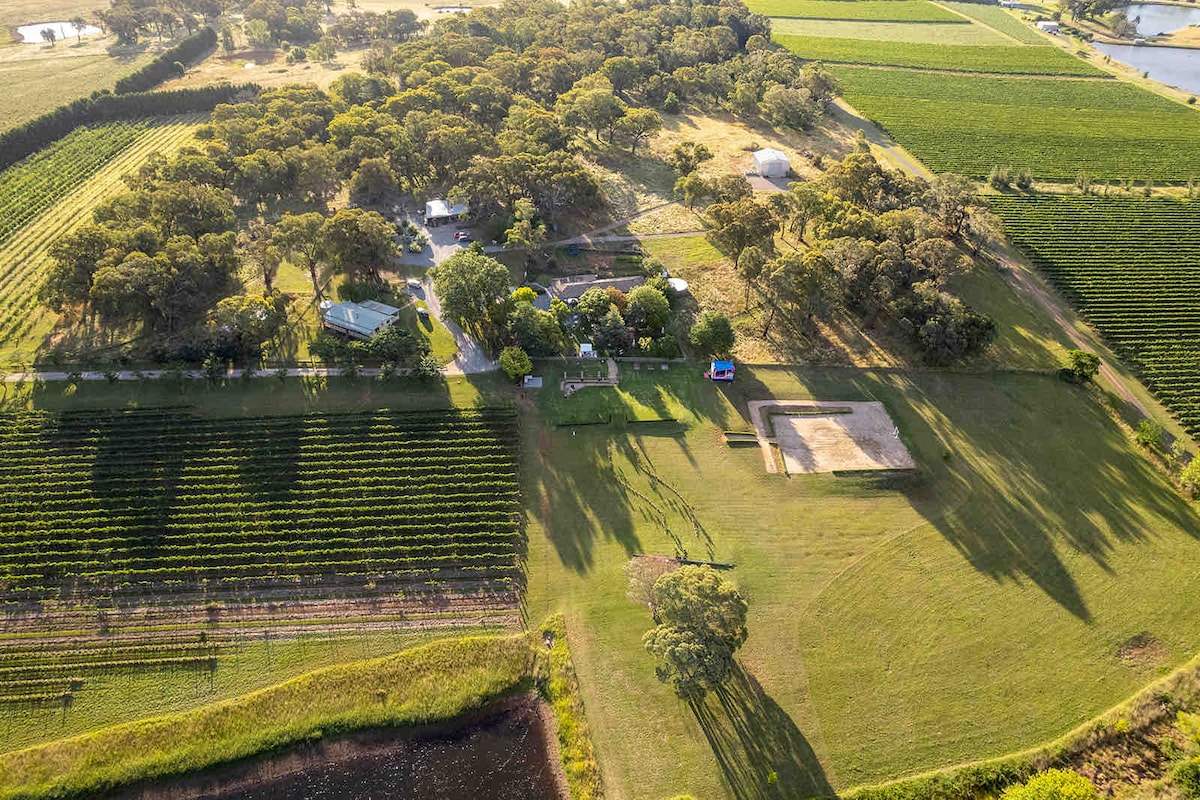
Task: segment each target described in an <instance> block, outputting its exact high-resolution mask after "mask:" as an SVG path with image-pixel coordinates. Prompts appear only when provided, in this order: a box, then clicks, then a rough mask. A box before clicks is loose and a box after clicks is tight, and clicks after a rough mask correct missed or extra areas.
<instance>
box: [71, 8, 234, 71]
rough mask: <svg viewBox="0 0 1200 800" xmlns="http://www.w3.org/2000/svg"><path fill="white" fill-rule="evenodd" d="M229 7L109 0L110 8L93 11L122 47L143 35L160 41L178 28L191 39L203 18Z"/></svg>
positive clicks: (172, 34)
mask: <svg viewBox="0 0 1200 800" xmlns="http://www.w3.org/2000/svg"><path fill="white" fill-rule="evenodd" d="M228 5H229V3H228V2H226V0H110V3H109V7H108V8H106V9H101V10H99V11H96V12H95V14H94V19H95V22H96V25H97V26H99V27H100V29H101V30H103V31H105V32H107V33H112V34H113V35H115V36H116V37H117V41H118V42H120V43H121V44H136V43H137V41H138V39H139V38H140V37H141V36H142V35H143V34H149V35H151V36H156V37H157V38H158V40H159V41H160V42H161V41H162V39H163V38H164V37H168V38H169V37H172V36H174V35H175V32H176V31H177V30H179V29H180V28H182V29H184V30H185V31H187V33H188V35H189V36H190V35H191V34H192V33H194V32H195V31H196V30H197V29H198V28H200V27H201V26H202V25H203V24H204V20H205V19H209V18H213V17H216V16H218V15H220V14H221V13H223V12H224V11H225V9H226V8H227V7H228ZM134 91H136V90H134Z"/></svg>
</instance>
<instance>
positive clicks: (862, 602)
mask: <svg viewBox="0 0 1200 800" xmlns="http://www.w3.org/2000/svg"><path fill="white" fill-rule="evenodd" d="M545 372H547V373H548V377H553V376H554V372H553V370H552V369H549V368H548V369H546V370H545ZM550 383H551V381H549V380H548V381H547V384H548V385H549V384H550ZM620 392H621V394H618V393H617V392H615V391H614V390H600V389H595V390H585V391H582V392H579V393H578V394H577V395H575V396H574V397H572V398H570V399H569V400H563V399H562V398H561V397H556V396H555V395H554V389H553V388H548V389H547V390H545V391H544V392H543V397H542V400H541V401H540V409H541V414H542V415H543V418H544V420H545V422H547V423H556V422H564V421H565V422H570V421H572V420H573V419H576V418H581V417H588V416H592V415H594V413H595V411H596V410H597V409H612V408H614V407H616V408H619V407H620V406H621V405H626V404H627V405H628V406H629V408H630V410H629V414H628V416H631V417H633V418H639V417H641V418H658V417H662V416H672V417H678V418H682V419H683V420H685V421H687V422H689V423H691V426H690V427H689V428H687V429H686V431H684V432H682V433H681V432H679V431H678V429H673V428H672V427H671V426H664V425H663V424H662V423H655V424H650V425H648V426H646V427H645V428H643V427H642V426H638V425H633V424H628V426H627V427H622V426H621V425H620V424H618V425H617V426H615V427H610V426H572V425H570V424H567V425H565V426H563V427H560V428H557V429H553V428H550V427H544V426H539V425H527V426H526V427H525V431H526V434H525V459H526V464H527V467H526V469H525V472H524V475H525V477H524V485H525V490H524V493H525V503H526V509H527V511H526V516H527V521H528V525H529V542H530V553H529V565H530V588H529V598H528V606H529V609H530V613H531V614H532V615H534V616H535V617H536V616H537V615H539V614H541V613H542V612H543V611H547V610H558V609H561V610H562V611H563V613H564V614H565V616H566V620H567V627H568V631H569V632H570V637H571V644H572V650H573V652H574V653H575V657H576V664H577V667H578V670H579V674H580V681H581V686H582V690H583V694H584V699H585V702H586V704H587V708H588V714H589V720H590V722H591V724H592V728H593V734H594V739H595V742H596V748H597V754H598V757H599V759H600V763H601V766H602V768H603V770H604V777H605V781H606V789H607V790H608V792H609V794H610V795H611V796H612V797H615V798H635V797H636V798H641V797H646V798H661V797H668V796H672V795H674V794H677V793H683V792H687V793H690V794H692V795H693V796H696V797H720V796H728V797H737V798H757V797H763V798H766V797H776V796H779V793H781V792H782V793H784V794H785V795H787V796H797V797H804V796H813V795H817V794H826V793H829V792H830V790H831V789H842V788H846V787H849V786H853V785H855V784H860V783H863V782H867V781H875V780H879V779H882V778H887V777H894V776H897V775H901V774H905V773H911V772H914V771H918V770H923V769H928V768H932V767H937V766H942V765H946V764H951V763H955V762H958V761H962V760H965V759H973V758H981V757H985V756H989V755H996V754H1001V753H1005V752H1008V751H1011V750H1014V749H1018V748H1022V747H1025V746H1029V745H1032V744H1035V743H1037V742H1038V741H1040V740H1043V739H1046V738H1050V737H1052V736H1056V735H1059V734H1061V733H1063V732H1065V731H1066V730H1068V729H1070V728H1071V727H1073V726H1074V725H1076V724H1078V723H1080V722H1082V721H1083V720H1085V719H1087V718H1089V717H1090V716H1092V715H1093V714H1095V713H1097V712H1099V711H1101V710H1103V709H1104V708H1106V707H1108V706H1109V705H1111V704H1113V703H1115V702H1117V701H1119V700H1121V699H1122V698H1124V697H1125V696H1127V695H1128V694H1131V693H1132V692H1133V691H1135V690H1136V689H1137V688H1138V687H1140V686H1141V685H1142V684H1143V683H1144V682H1146V681H1147V680H1148V679H1150V678H1151V677H1153V676H1155V675H1156V674H1159V673H1160V672H1161V671H1162V670H1165V669H1166V668H1168V667H1170V666H1172V665H1174V664H1177V663H1179V662H1181V661H1182V660H1184V659H1185V658H1186V657H1189V656H1190V655H1191V653H1192V652H1193V651H1194V644H1193V643H1194V641H1195V637H1196V636H1197V635H1200V622H1198V621H1197V620H1196V619H1195V617H1194V615H1193V614H1191V613H1190V610H1189V609H1190V608H1191V604H1190V599H1189V598H1190V593H1189V592H1188V591H1187V590H1186V586H1187V585H1188V584H1189V581H1190V577H1189V576H1190V575H1191V574H1193V573H1194V571H1195V570H1196V569H1197V568H1200V543H1198V542H1197V541H1196V539H1195V537H1194V531H1195V530H1196V528H1197V524H1198V523H1200V517H1198V516H1197V513H1196V511H1195V509H1194V508H1189V506H1188V505H1187V504H1186V503H1184V502H1183V501H1182V500H1180V499H1179V498H1178V497H1177V496H1176V495H1175V494H1174V493H1173V491H1172V490H1171V489H1170V488H1169V486H1168V485H1167V484H1166V483H1165V481H1164V480H1163V479H1161V478H1160V477H1159V476H1158V475H1157V474H1156V473H1155V472H1154V470H1153V469H1152V468H1151V467H1150V466H1149V465H1148V464H1147V463H1146V462H1145V461H1143V460H1142V458H1141V457H1140V456H1139V455H1137V454H1136V453H1135V452H1134V451H1133V449H1132V447H1131V446H1130V443H1129V442H1128V441H1127V439H1126V437H1125V434H1124V433H1122V431H1121V430H1120V429H1119V428H1118V427H1116V425H1115V424H1113V423H1112V422H1111V421H1110V420H1109V418H1108V417H1107V415H1106V414H1105V413H1104V412H1103V411H1102V410H1101V409H1100V408H1099V407H1098V406H1096V405H1094V404H1093V403H1092V401H1090V400H1089V399H1088V398H1087V397H1086V396H1085V395H1084V394H1083V393H1082V392H1081V391H1080V390H1078V389H1075V388H1072V387H1070V386H1068V385H1066V384H1063V383H1062V382H1060V381H1058V380H1057V379H1054V378H1050V377H1040V376H1031V375H1025V376H1020V375H1011V374H991V375H985V376H967V375H947V374H940V375H939V374H928V373H918V372H902V371H900V372H897V371H880V372H872V371H856V370H842V369H825V370H822V369H816V368H812V369H795V368H778V369H771V368H753V369H752V368H747V367H742V368H740V369H739V376H738V380H737V382H735V383H734V384H733V385H732V386H730V387H723V388H717V387H714V386H713V385H712V384H709V383H707V382H705V381H703V380H702V378H701V377H700V370H699V368H698V367H694V366H681V367H672V368H671V369H670V370H667V371H665V372H663V371H657V370H656V371H649V372H647V371H641V372H633V371H625V372H623V378H622V384H621V387H620ZM598 395H599V396H598ZM770 397H776V398H785V399H786V398H798V399H802V398H806V397H817V398H821V399H845V400H856V399H877V400H882V401H883V402H884V403H885V405H886V406H887V407H888V409H889V411H890V413H891V414H892V416H893V419H895V421H896V423H897V425H898V426H899V429H900V433H901V436H902V437H903V439H904V441H905V443H906V444H907V445H908V447H909V449H910V451H911V452H912V453H913V455H914V457H915V458H916V460H917V462H918V464H919V469H918V473H917V474H916V475H914V476H911V477H907V478H892V479H887V478H871V477H848V476H833V475H826V476H811V477H805V478H790V479H789V478H785V477H782V476H770V475H767V474H766V472H765V470H764V468H763V462H762V455H761V453H760V452H759V451H758V450H757V449H755V448H749V449H731V448H728V447H727V446H726V445H725V444H724V443H723V441H722V437H721V434H720V431H721V430H722V429H728V430H745V429H747V428H748V427H749V423H748V420H747V418H746V416H745V402H746V400H748V399H767V398H770ZM981 412H982V413H981ZM1080 464H1089V465H1092V467H1091V468H1089V469H1080V468H1079V465H1080ZM726 487H736V491H734V490H731V489H728V488H726ZM635 553H650V554H666V555H671V554H683V553H686V554H687V555H688V557H691V558H699V559H712V560H716V561H720V562H725V563H732V564H735V565H736V567H735V569H734V570H733V571H732V572H731V573H730V577H731V578H732V579H733V580H735V581H736V582H737V583H738V584H739V586H740V587H741V589H742V591H743V592H744V594H745V595H746V597H747V599H748V601H749V604H750V609H751V620H750V639H749V642H748V643H747V645H746V647H745V648H744V651H743V654H742V655H743V657H742V661H743V664H744V666H745V670H746V675H745V677H744V678H740V679H739V680H738V681H737V682H736V683H735V684H734V688H733V691H732V692H731V697H730V698H729V699H728V701H727V703H726V704H725V705H724V706H722V704H720V703H717V702H716V701H712V702H710V703H709V704H708V706H707V707H706V709H705V710H704V711H703V712H702V713H700V714H699V715H694V714H693V713H692V712H691V711H689V710H688V708H687V706H685V705H684V704H683V703H681V702H680V701H678V700H676V699H675V698H674V697H673V695H672V694H671V693H670V691H669V690H667V689H666V688H665V687H663V686H661V685H660V684H658V683H657V681H656V680H655V678H654V676H653V670H652V663H651V660H650V658H649V657H648V656H647V655H646V654H645V653H644V652H643V650H642V649H641V645H640V636H641V633H642V631H644V630H645V629H646V628H648V627H649V626H650V618H649V614H648V613H647V611H646V610H645V609H644V608H642V607H639V606H638V605H636V604H634V603H633V602H631V601H629V600H628V599H627V598H626V580H625V576H624V574H623V571H622V568H623V566H624V565H625V563H626V562H627V561H628V560H629V559H630V558H631V557H632V556H633V555H634V554H635ZM1143 631H1147V632H1149V633H1150V635H1151V636H1152V637H1153V638H1154V639H1155V640H1156V642H1157V643H1158V647H1157V648H1156V650H1155V655H1154V656H1153V657H1151V658H1147V659H1142V660H1139V659H1134V660H1132V661H1124V660H1122V657H1121V656H1122V653H1123V652H1124V651H1123V649H1122V645H1123V643H1125V642H1127V641H1128V640H1129V639H1130V638H1131V637H1133V636H1135V635H1137V634H1139V633H1141V632H1143ZM948 665H953V669H949V668H947V667H948ZM772 771H773V772H775V773H776V775H777V776H778V785H774V784H772V783H771V782H770V781H769V775H770V773H771V772H772Z"/></svg>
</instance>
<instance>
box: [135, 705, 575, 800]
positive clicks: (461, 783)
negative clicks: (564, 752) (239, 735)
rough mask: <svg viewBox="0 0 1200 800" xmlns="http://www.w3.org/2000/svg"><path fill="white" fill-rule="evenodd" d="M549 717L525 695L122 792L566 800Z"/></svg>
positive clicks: (270, 799) (233, 799)
mask: <svg viewBox="0 0 1200 800" xmlns="http://www.w3.org/2000/svg"><path fill="white" fill-rule="evenodd" d="M548 725H552V723H547V722H546V721H545V720H544V718H543V715H542V713H541V711H540V707H539V705H538V704H537V703H536V702H535V701H527V700H524V699H522V700H521V701H520V702H518V703H516V704H515V705H514V704H511V703H510V704H509V705H508V706H507V707H506V708H504V709H503V710H500V711H498V712H497V713H493V714H491V715H490V716H486V717H485V718H483V719H482V720H475V721H473V722H471V723H469V724H467V725H465V726H463V727H461V728H459V729H457V730H455V729H453V728H451V729H433V730H424V731H418V732H415V733H414V732H411V731H409V732H404V731H375V732H372V733H367V734H361V735H358V736H355V737H351V738H348V739H342V740H338V741H332V742H323V743H321V744H318V745H315V746H311V747H302V748H297V749H296V750H292V751H289V752H286V753H283V754H282V755H279V756H276V757H273V758H269V759H265V760H262V761H259V762H256V763H254V764H252V765H248V766H245V767H240V768H231V769H228V770H225V771H223V772H220V773H218V774H216V775H215V776H200V777H196V778H191V779H183V780H181V781H178V782H173V783H166V784H160V785H157V786H155V787H148V788H146V789H143V790H141V791H134V792H127V793H119V794H117V795H116V798H121V800H125V799H126V798H139V800H151V798H153V800H159V799H160V798H172V799H173V800H182V799H184V798H188V799H190V800H344V799H345V800H348V799H350V798H353V800H563V798H562V796H561V794H560V792H561V790H560V788H559V787H560V784H559V780H560V779H559V768H558V765H557V764H556V763H554V761H552V759H554V758H555V756H554V755H553V754H552V753H551V751H550V746H549V741H550V739H551V737H553V735H554V734H553V732H552V731H551V730H549V729H548Z"/></svg>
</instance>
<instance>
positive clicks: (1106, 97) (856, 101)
mask: <svg viewBox="0 0 1200 800" xmlns="http://www.w3.org/2000/svg"><path fill="white" fill-rule="evenodd" d="M1023 49H1025V50H1030V51H1034V52H1044V51H1046V48H1023ZM1049 52H1057V51H1049ZM1079 63H1080V64H1083V63H1084V62H1079ZM833 72H834V74H835V75H836V76H837V78H838V80H839V82H840V83H841V85H842V88H843V91H844V92H845V95H846V99H847V100H848V101H849V102H850V103H851V104H852V105H853V106H854V107H855V108H857V109H858V110H859V111H860V112H862V113H863V114H864V115H866V116H867V117H868V118H870V119H872V120H873V121H875V122H877V123H878V124H879V125H881V126H882V127H884V128H885V129H886V130H887V131H888V132H889V133H891V134H892V135H893V136H894V137H896V139H897V140H898V141H899V142H900V143H901V144H903V145H904V146H905V147H906V148H908V149H909V150H910V151H912V153H913V154H914V155H916V156H917V157H919V158H920V159H921V160H922V161H923V162H924V163H925V164H926V165H928V166H929V168H930V169H932V170H933V171H935V172H959V173H963V174H966V175H971V176H975V177H979V178H982V177H985V176H986V175H987V174H988V172H990V171H991V169H992V168H993V167H996V166H1011V167H1013V168H1014V169H1016V170H1021V169H1024V170H1028V171H1029V172H1030V173H1031V174H1033V175H1034V176H1037V177H1039V178H1046V179H1049V180H1074V178H1075V177H1076V176H1077V175H1078V174H1079V173H1080V172H1087V173H1089V174H1090V175H1091V176H1092V177H1094V178H1099V179H1106V180H1124V179H1131V180H1138V181H1145V180H1147V179H1152V180H1155V181H1178V182H1182V181H1184V180H1186V179H1188V178H1189V177H1195V176H1197V175H1200V113H1197V112H1196V111H1194V110H1193V109H1191V108H1189V107H1188V106H1185V105H1183V104H1181V103H1175V102H1172V101H1170V100H1167V99H1166V98H1163V97H1160V96H1159V95H1156V94H1152V93H1150V92H1147V91H1145V90H1143V89H1140V88H1138V87H1136V86H1133V85H1132V84H1128V83H1124V82H1120V81H1113V80H1055V79H1051V78H1015V77H1003V76H967V75H946V74H934V73H928V72H920V71H916V70H885V69H869V68H864V67H849V66H838V67H835V68H833Z"/></svg>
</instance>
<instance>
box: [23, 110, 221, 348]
mask: <svg viewBox="0 0 1200 800" xmlns="http://www.w3.org/2000/svg"><path fill="white" fill-rule="evenodd" d="M205 119H207V115H204V114H190V115H186V116H180V117H169V118H163V119H159V120H154V121H151V122H150V123H149V124H148V125H147V128H146V129H145V131H143V132H142V133H141V134H140V135H139V136H138V137H137V139H135V140H134V141H133V143H132V144H130V145H129V146H128V147H126V148H125V149H123V150H122V151H121V152H120V153H119V154H118V155H117V156H116V157H114V158H113V159H112V160H111V161H109V162H108V163H107V164H106V165H104V166H103V167H101V168H100V169H99V170H97V171H96V172H95V173H94V174H92V175H91V177H89V178H88V179H87V180H85V181H84V182H83V183H82V184H81V185H80V186H79V187H78V188H76V189H75V190H74V191H72V192H70V193H69V194H67V195H66V196H64V197H63V198H62V199H60V200H58V201H57V202H56V203H54V204H53V205H51V206H50V207H49V208H47V209H46V210H45V211H43V212H42V213H40V214H39V215H38V216H37V217H36V218H35V219H33V220H32V221H31V222H29V223H28V224H26V225H25V226H24V227H22V228H20V229H19V230H18V231H17V232H16V233H15V234H13V236H12V237H11V238H9V239H8V240H7V241H6V242H4V244H3V245H2V246H0V343H2V345H0V351H3V350H11V349H13V348H16V347H19V346H20V345H22V344H24V345H28V348H27V349H28V351H29V352H28V353H27V354H26V355H27V356H28V355H32V349H33V347H34V346H36V345H37V344H38V343H37V342H27V341H25V340H26V339H27V338H28V337H29V336H30V335H31V334H32V333H33V332H34V331H35V330H36V329H37V328H38V326H39V325H42V324H44V322H45V320H46V318H47V317H48V316H52V314H53V312H51V311H49V310H48V309H44V308H41V307H39V305H38V301H37V291H38V288H39V286H40V284H41V277H42V275H44V273H45V270H46V268H47V267H48V266H49V264H50V256H49V248H50V245H51V244H52V243H53V242H54V241H55V240H57V239H58V238H60V237H61V236H63V235H64V234H66V233H69V232H70V231H72V230H74V229H75V228H77V227H79V226H80V225H83V224H86V223H88V222H90V221H91V212H92V211H93V210H94V209H95V208H96V207H97V206H99V205H101V204H102V203H104V202H106V201H108V200H110V199H112V198H113V197H115V196H116V195H118V194H120V193H121V192H123V191H125V189H126V186H125V184H124V182H123V181H122V180H121V178H122V176H124V175H125V174H127V173H129V172H132V171H133V170H135V169H136V168H137V167H139V166H140V165H141V164H143V163H144V162H145V161H146V159H147V158H149V157H150V156H151V155H152V154H154V153H156V152H157V153H164V154H166V153H170V152H173V151H174V150H177V149H179V148H180V147H182V146H183V145H184V144H186V143H187V142H188V141H190V140H191V138H192V137H193V135H194V133H195V130H196V128H198V127H199V125H200V124H201V123H202V122H203V121H204V120H205Z"/></svg>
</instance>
